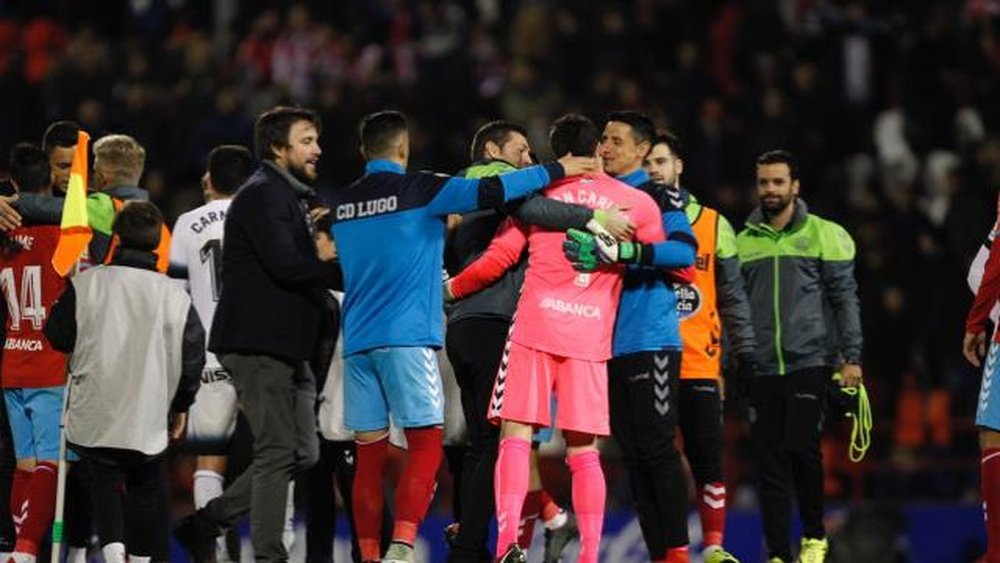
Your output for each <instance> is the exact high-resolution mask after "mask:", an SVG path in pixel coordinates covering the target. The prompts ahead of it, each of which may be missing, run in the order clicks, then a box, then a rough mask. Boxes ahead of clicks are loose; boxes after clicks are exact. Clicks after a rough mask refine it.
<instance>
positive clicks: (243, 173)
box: [208, 145, 253, 195]
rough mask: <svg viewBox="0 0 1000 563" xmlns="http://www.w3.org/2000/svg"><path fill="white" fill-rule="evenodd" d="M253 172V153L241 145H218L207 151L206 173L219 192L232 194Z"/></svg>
mask: <svg viewBox="0 0 1000 563" xmlns="http://www.w3.org/2000/svg"><path fill="white" fill-rule="evenodd" d="M251 172H253V155H251V154H250V150H249V149H248V148H246V147H244V146H241V145H219V146H217V147H215V148H214V149H212V152H210V153H208V175H209V177H211V178H212V187H213V188H214V189H215V191H217V192H219V193H220V194H226V195H229V194H232V193H235V192H236V190H238V189H239V187H240V186H242V185H243V182H245V181H246V179H247V178H248V177H249V176H250V173H251Z"/></svg>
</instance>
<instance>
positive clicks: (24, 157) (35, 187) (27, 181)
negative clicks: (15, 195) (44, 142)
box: [10, 143, 52, 193]
mask: <svg viewBox="0 0 1000 563" xmlns="http://www.w3.org/2000/svg"><path fill="white" fill-rule="evenodd" d="M10 178H11V180H13V181H14V183H15V184H17V189H18V190H20V191H22V192H25V193H36V192H39V191H41V190H42V189H44V188H46V187H48V186H49V185H50V184H51V183H52V168H51V167H49V156H48V155H47V154H45V151H43V150H42V149H40V148H38V147H36V146H35V145H33V144H31V143H18V144H16V145H14V147H13V148H11V149H10Z"/></svg>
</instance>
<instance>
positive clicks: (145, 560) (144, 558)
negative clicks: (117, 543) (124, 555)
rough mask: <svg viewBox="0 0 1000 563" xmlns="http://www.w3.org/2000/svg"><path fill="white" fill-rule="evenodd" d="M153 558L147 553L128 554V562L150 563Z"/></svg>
mask: <svg viewBox="0 0 1000 563" xmlns="http://www.w3.org/2000/svg"><path fill="white" fill-rule="evenodd" d="M152 560H153V558H152V557H150V556H149V555H129V556H128V563H150V561H152Z"/></svg>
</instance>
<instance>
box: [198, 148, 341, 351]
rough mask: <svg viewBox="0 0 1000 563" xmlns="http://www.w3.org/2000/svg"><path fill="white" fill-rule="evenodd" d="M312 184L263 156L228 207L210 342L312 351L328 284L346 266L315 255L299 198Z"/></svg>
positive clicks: (232, 347)
mask: <svg viewBox="0 0 1000 563" xmlns="http://www.w3.org/2000/svg"><path fill="white" fill-rule="evenodd" d="M312 196H313V192H312V190H311V189H310V188H308V187H307V186H305V185H304V184H302V183H300V182H298V181H296V180H294V179H292V177H291V176H289V175H288V174H287V173H283V171H280V170H279V169H278V168H277V167H275V166H274V165H273V164H271V163H270V162H265V163H264V164H263V165H262V166H261V167H260V168H258V169H257V171H256V172H254V174H253V175H252V176H250V178H249V179H247V181H246V183H245V184H244V185H243V186H242V187H241V188H240V191H239V192H238V193H237V194H236V197H235V198H234V199H233V202H232V204H230V206H229V210H228V211H227V212H226V226H225V235H224V238H223V252H222V292H221V293H220V295H219V304H218V307H217V308H216V310H215V318H214V320H213V321H212V332H211V337H210V339H209V345H208V349H209V350H211V351H212V352H215V353H216V354H226V353H242V354H264V355H268V356H275V357H278V358H281V359H284V360H286V361H290V362H300V361H304V360H307V359H309V357H310V355H311V354H312V352H313V350H314V349H315V346H316V338H317V335H318V333H319V329H320V314H321V311H322V310H323V308H322V304H323V297H324V295H323V294H324V292H325V288H327V287H334V286H335V285H337V284H336V282H335V280H337V279H338V278H339V271H340V268H339V267H338V266H337V264H335V263H333V262H322V261H321V260H319V258H317V257H316V246H315V243H314V242H313V240H312V238H311V236H310V232H309V228H308V224H307V219H306V215H305V211H304V210H303V206H302V204H301V201H304V200H305V199H307V198H310V197H312Z"/></svg>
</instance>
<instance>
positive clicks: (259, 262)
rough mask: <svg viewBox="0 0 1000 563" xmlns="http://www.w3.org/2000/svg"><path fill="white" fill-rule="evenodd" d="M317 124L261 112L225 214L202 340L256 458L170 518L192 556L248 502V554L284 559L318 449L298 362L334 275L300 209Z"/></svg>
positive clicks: (306, 115)
mask: <svg viewBox="0 0 1000 563" xmlns="http://www.w3.org/2000/svg"><path fill="white" fill-rule="evenodd" d="M320 128H321V125H320V122H319V118H318V117H317V116H316V114H315V113H313V112H312V111H310V110H306V109H300V108H288V107H277V108H274V109H271V110H269V111H267V112H265V113H264V114H262V115H261V116H260V117H259V118H258V120H257V124H256V127H255V131H254V138H255V144H256V151H257V156H258V157H259V158H260V160H261V161H262V163H261V166H260V168H258V169H257V171H256V172H255V173H254V174H253V175H252V176H250V178H249V179H248V180H247V181H246V183H245V184H244V185H243V186H242V187H241V188H240V190H239V192H238V193H237V195H236V197H235V198H234V200H233V203H232V204H231V206H230V207H229V211H228V213H227V216H226V225H225V236H224V240H225V241H226V242H225V247H224V251H223V256H222V291H221V294H220V296H219V304H218V307H217V309H216V312H215V319H214V321H213V323H212V329H211V337H210V339H209V346H208V347H209V350H211V351H212V352H214V353H215V354H217V355H218V356H219V359H220V362H221V363H222V365H223V367H225V368H226V369H227V370H229V372H230V373H231V375H232V378H233V385H234V386H235V387H236V393H237V397H238V399H239V403H240V408H241V409H242V410H243V413H244V415H245V416H246V419H247V422H248V423H249V425H250V429H251V431H252V433H253V448H254V461H253V463H252V464H251V466H250V467H249V468H248V469H247V471H246V472H244V474H243V475H241V476H240V477H239V478H238V479H237V480H236V481H234V482H233V484H232V485H231V486H230V487H229V488H228V489H227V490H226V491H225V492H224V493H223V495H222V496H221V497H218V498H217V499H215V500H213V501H212V502H210V503H209V504H208V505H207V506H205V508H203V509H202V510H199V511H198V512H196V513H195V514H193V515H192V516H189V517H188V518H186V519H185V520H184V521H182V522H181V523H180V524H179V525H178V528H177V530H176V534H177V536H178V540H180V541H181V543H182V544H183V545H184V546H185V547H186V548H187V549H188V550H189V551H190V552H191V554H192V556H193V557H194V559H196V560H198V561H206V560H208V561H210V560H212V559H214V553H215V549H214V537H215V536H216V535H218V533H219V532H220V529H221V528H225V527H229V526H232V525H233V524H234V523H235V522H236V520H237V519H238V518H239V517H240V516H241V515H242V514H244V513H245V512H246V511H247V509H248V508H249V511H250V536H251V540H252V543H253V547H254V553H255V554H256V559H257V560H258V561H262V560H264V561H286V560H287V559H288V553H287V552H286V550H285V547H284V546H283V545H282V541H281V535H282V530H283V527H284V519H285V504H286V495H287V491H288V483H289V481H290V479H291V478H292V474H293V472H294V471H296V470H297V469H303V468H305V467H308V466H311V465H312V464H314V463H315V461H316V458H317V457H318V455H319V452H318V444H317V436H316V428H315V417H314V414H313V405H314V402H315V396H316V391H315V381H314V380H313V376H312V374H311V372H310V371H309V369H308V367H306V361H307V360H308V359H309V357H310V356H311V354H312V352H313V350H314V349H315V345H316V338H317V335H318V334H319V329H320V314H321V311H322V307H321V304H322V302H323V295H324V291H325V288H327V287H333V286H334V285H336V284H335V280H336V279H337V278H338V277H339V276H338V272H339V268H338V267H337V265H336V263H335V262H334V260H333V249H332V245H331V243H330V239H329V235H327V234H325V233H318V232H317V229H316V227H315V225H314V224H313V222H312V219H311V218H310V215H309V210H308V205H309V200H310V199H312V198H314V197H315V192H314V191H313V189H312V188H311V187H309V185H308V183H310V182H312V181H314V180H315V179H316V163H317V162H318V160H319V157H320V154H321V152H322V151H321V150H320V146H319V142H318V139H319V133H320Z"/></svg>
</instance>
